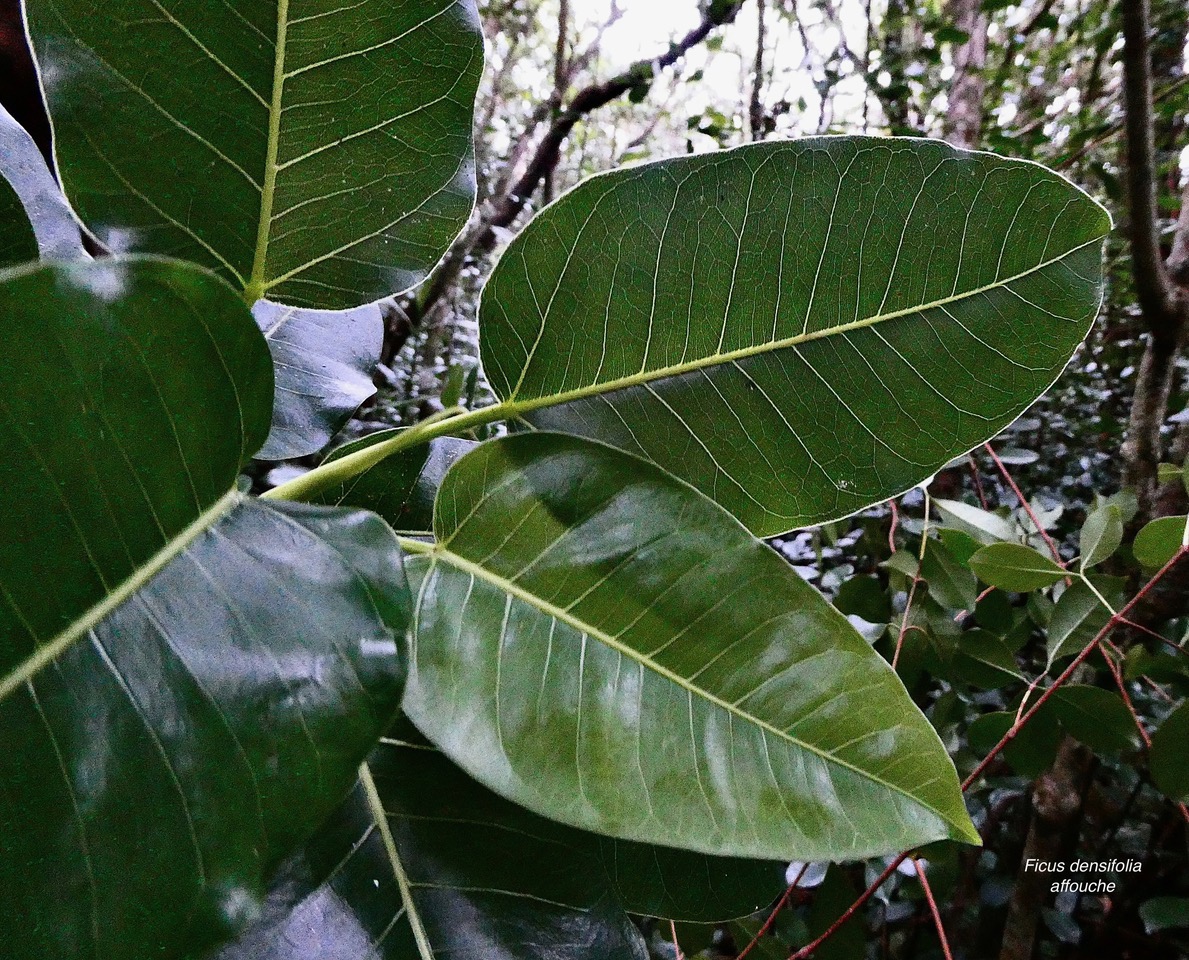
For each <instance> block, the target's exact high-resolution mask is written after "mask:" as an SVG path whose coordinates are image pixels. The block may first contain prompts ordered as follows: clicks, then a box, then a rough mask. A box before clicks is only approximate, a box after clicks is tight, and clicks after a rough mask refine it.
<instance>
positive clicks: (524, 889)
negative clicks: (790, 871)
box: [217, 724, 784, 960]
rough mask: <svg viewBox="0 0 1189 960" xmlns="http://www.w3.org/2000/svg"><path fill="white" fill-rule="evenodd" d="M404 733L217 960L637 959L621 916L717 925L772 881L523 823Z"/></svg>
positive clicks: (752, 867) (380, 752) (739, 869)
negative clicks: (670, 915)
mask: <svg viewBox="0 0 1189 960" xmlns="http://www.w3.org/2000/svg"><path fill="white" fill-rule="evenodd" d="M401 726H402V725H401V724H398V725H397V727H398V729H395V730H393V731H392V732H391V733H390V735H389V736H388V737H387V738H385V739H384V741H383V742H382V743H381V745H380V746H379V747H377V748H376V750H375V751H374V752H373V753H372V755H371V756H370V757H369V759H368V773H367V776H368V777H370V779H371V783H368V782H367V780H364V781H363V782H361V784H360V785H359V786H358V787H357V788H356V790H355V792H354V793H353V794H352V795H351V796H350V798H349V799H348V800H347V801H346V802H345V803H344V804H343V806H342V807H341V808H340V809H339V810H338V811H337V812H336V813H335V814H334V816H333V817H332V818H331V819H330V821H329V822H328V823H327V824H326V826H325V827H324V828H323V829H322V830H321V831H319V833H318V835H317V836H316V837H315V839H314V840H313V841H312V842H311V843H310V844H309V845H308V846H307V847H306V848H305V849H304V850H302V851H301V853H300V855H299V856H298V857H296V858H294V859H293V860H292V861H291V862H289V863H288V864H286V867H285V869H284V870H283V871H282V873H281V875H280V876H279V877H278V879H277V882H276V883H275V884H274V887H273V890H272V893H271V896H270V903H269V905H268V907H267V908H266V910H265V915H264V919H263V921H262V922H261V923H258V924H256V925H255V926H253V927H252V928H250V929H249V930H248V931H247V932H246V933H245V935H244V936H243V937H242V938H241V939H240V940H239V941H238V942H236V943H234V944H232V945H229V946H228V947H227V948H226V949H224V950H223V951H221V952H220V953H219V954H218V955H217V960H296V958H301V957H309V956H316V957H318V960H340V958H341V960H356V958H358V957H362V956H374V957H378V958H383V960H416V958H418V957H419V956H420V957H423V958H426V960H432V958H435V957H437V958H446V957H456V956H474V957H483V958H484V960H563V958H565V960H591V958H598V960H613V958H614V960H635V958H642V957H643V956H644V955H645V954H644V951H643V943H642V941H641V939H640V936H639V933H638V932H637V931H636V930H635V928H634V927H633V926H632V924H631V922H630V920H629V919H628V916H627V912H626V911H632V912H644V913H648V914H653V915H667V914H666V913H665V911H663V910H655V909H652V908H654V907H658V906H665V907H677V908H678V912H676V913H675V914H674V915H675V916H678V917H684V916H686V914H687V913H689V909H690V908H691V907H692V911H693V912H692V914H690V915H691V916H692V917H693V918H694V919H701V920H710V919H716V918H717V919H723V918H726V917H733V916H737V915H741V914H747V913H751V912H753V911H754V910H756V909H757V908H758V907H761V906H765V905H767V903H769V902H770V901H771V900H772V899H773V898H774V897H775V896H776V895H777V894H778V893H779V892H780V889H781V888H782V886H783V873H784V867H783V864H763V863H749V862H736V861H731V860H722V859H720V858H715V857H705V856H702V855H700V854H693V853H688V852H683V851H676V850H660V849H658V848H652V847H642V846H640V845H637V844H628V843H623V842H619V841H614V840H609V839H607V838H604V837H597V836H595V835H593V834H589V833H584V832H582V831H579V830H574V829H573V828H571V827H566V826H564V825H562V824H559V823H555V822H553V821H551V820H545V819H543V818H541V817H538V816H535V815H534V814H532V813H529V812H528V811H527V810H524V809H523V808H522V807H518V806H516V805H515V804H512V803H509V802H508V801H507V800H504V799H502V798H500V797H498V796H496V795H495V794H493V793H491V792H490V791H488V790H486V789H485V788H484V787H482V786H480V785H479V784H477V783H476V782H475V781H474V780H471V779H470V778H469V777H467V776H466V774H464V773H463V772H462V771H461V770H459V769H458V768H457V767H456V766H454V765H453V764H452V763H450V762H449V761H448V760H447V759H446V758H445V757H443V756H442V755H441V754H440V753H439V752H438V751H437V750H435V749H434V748H433V747H432V746H429V745H428V744H427V743H426V742H425V741H424V740H422V738H421V737H420V736H419V735H418V734H417V733H416V731H413V730H411V729H399V728H400V727H401ZM404 726H406V727H407V724H405V725H404ZM373 790H374V792H373ZM377 808H382V810H383V812H384V816H383V818H382V826H381V825H380V818H378V817H377ZM612 870H614V871H615V873H614V874H613V873H611V872H610V871H612ZM628 871H639V872H638V873H635V875H633V876H631V877H628V876H625V873H627V872H628ZM645 885H647V886H648V889H647V890H645V889H644V887H645ZM681 900H684V901H685V903H681V902H679V901H681ZM641 908H644V909H641ZM683 909H684V911H685V912H682V911H683ZM415 929H417V930H419V931H420V933H421V934H423V936H424V939H423V941H422V942H423V944H424V946H425V950H424V952H423V953H420V954H419V952H418V945H417V939H416V938H417V934H416V933H415V932H414V930H415Z"/></svg>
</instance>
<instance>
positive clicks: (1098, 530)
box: [1080, 503, 1123, 570]
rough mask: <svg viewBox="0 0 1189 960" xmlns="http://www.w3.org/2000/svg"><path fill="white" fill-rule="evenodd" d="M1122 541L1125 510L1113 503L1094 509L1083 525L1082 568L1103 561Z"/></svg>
mask: <svg viewBox="0 0 1189 960" xmlns="http://www.w3.org/2000/svg"><path fill="white" fill-rule="evenodd" d="M1122 542H1123V512H1122V511H1121V510H1120V509H1119V508H1118V507H1117V506H1115V505H1114V504H1113V503H1111V504H1105V505H1104V506H1102V507H1100V508H1099V509H1097V510H1095V511H1093V512H1092V513H1091V514H1090V515H1089V516H1088V517H1086V523H1085V524H1084V525H1083V527H1082V533H1081V538H1080V544H1081V561H1080V563H1081V569H1082V570H1087V569H1089V568H1090V567H1093V566H1095V565H1097V564H1099V563H1102V561H1103V560H1106V559H1107V558H1108V557H1109V556H1110V555H1111V554H1113V553H1114V552H1115V551H1116V550H1118V549H1119V545H1120V544H1121V543H1122Z"/></svg>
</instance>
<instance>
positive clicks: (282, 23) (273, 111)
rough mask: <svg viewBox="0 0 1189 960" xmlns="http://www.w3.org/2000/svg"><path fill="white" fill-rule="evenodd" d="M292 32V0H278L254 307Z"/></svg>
mask: <svg viewBox="0 0 1189 960" xmlns="http://www.w3.org/2000/svg"><path fill="white" fill-rule="evenodd" d="M288 31H289V0H277V37H276V47H275V48H274V51H273V72H272V96H271V98H270V100H269V105H268V144H267V146H266V147H265V152H264V186H263V187H262V189H261V191H260V220H259V222H258V223H257V225H256V252H255V256H254V257H253V259H252V275H251V277H249V279H248V283H247V284H246V286H245V287H244V299H245V300H246V301H247V302H248V305H249V306H251V305H252V304H253V303H255V302H256V301H257V300H259V299H260V298H261V297H263V296H264V290H265V281H264V270H265V266H266V264H267V261H268V240H269V235H270V234H271V232H272V208H273V200H274V198H275V196H276V188H277V171H278V170H279V167H278V165H277V155H278V152H279V150H280V141H281V105H282V100H283V98H284V91H285V40H286V37H287V35H288Z"/></svg>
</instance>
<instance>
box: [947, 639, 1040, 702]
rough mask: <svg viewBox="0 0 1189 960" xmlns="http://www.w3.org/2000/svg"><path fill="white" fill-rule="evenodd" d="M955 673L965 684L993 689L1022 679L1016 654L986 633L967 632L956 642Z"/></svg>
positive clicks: (1003, 641) (1002, 642) (1005, 643)
mask: <svg viewBox="0 0 1189 960" xmlns="http://www.w3.org/2000/svg"><path fill="white" fill-rule="evenodd" d="M954 670H955V672H956V673H957V674H958V675H959V676H960V677H961V678H962V679H963V680H965V681H966V682H968V683H973V684H974V685H975V686H977V687H981V688H982V689H984V690H995V689H997V688H999V687H1003V686H1006V685H1007V684H1009V683H1013V682H1015V681H1018V680H1023V679H1025V678H1024V675H1023V674H1022V673H1021V672H1020V665H1019V664H1018V663H1017V662H1016V657H1015V653H1014V652H1013V651H1012V649H1011V647H1010V646H1009V645H1008V644H1007V642H1006V641H1005V640H1004V639H1003V638H1001V637H997V636H995V634H993V633H989V632H988V631H986V630H969V631H967V632H966V633H963V634H962V636H961V638H960V639H959V641H958V647H957V651H956V655H955V657H954Z"/></svg>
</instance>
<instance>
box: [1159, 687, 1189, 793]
mask: <svg viewBox="0 0 1189 960" xmlns="http://www.w3.org/2000/svg"><path fill="white" fill-rule="evenodd" d="M1150 763H1151V767H1152V780H1153V781H1155V783H1156V786H1157V787H1159V788H1160V790H1161V791H1162V792H1163V793H1164V794H1165V795H1166V796H1168V797H1170V798H1172V799H1173V800H1176V801H1178V802H1181V803H1185V802H1189V704H1181V706H1179V707H1178V708H1177V709H1176V710H1174V711H1173V712H1172V713H1170V714H1169V715H1168V718H1167V719H1166V720H1165V721H1164V723H1162V724H1161V725H1160V727H1159V729H1157V731H1156V732H1155V733H1154V734H1153V735H1152V755H1151V757H1150Z"/></svg>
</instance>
